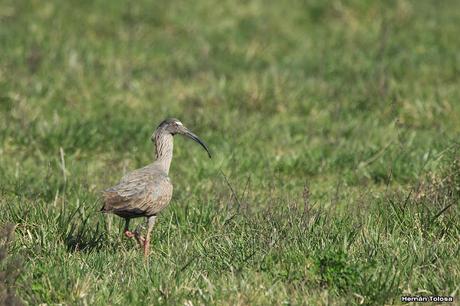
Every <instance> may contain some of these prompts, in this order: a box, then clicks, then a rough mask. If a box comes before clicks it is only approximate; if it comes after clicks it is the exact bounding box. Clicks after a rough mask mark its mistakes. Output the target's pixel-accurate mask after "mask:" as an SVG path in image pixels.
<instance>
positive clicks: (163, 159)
mask: <svg viewBox="0 0 460 306" xmlns="http://www.w3.org/2000/svg"><path fill="white" fill-rule="evenodd" d="M155 157H156V163H157V164H158V166H159V167H160V168H161V170H163V171H164V172H165V173H166V174H168V173H169V167H170V166H171V160H172V157H173V136H172V135H171V134H169V133H161V132H158V133H155Z"/></svg>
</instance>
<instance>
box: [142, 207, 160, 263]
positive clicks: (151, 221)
mask: <svg viewBox="0 0 460 306" xmlns="http://www.w3.org/2000/svg"><path fill="white" fill-rule="evenodd" d="M156 219H157V216H150V217H148V219H147V224H148V226H147V236H146V237H145V242H144V257H146V258H147V256H149V247H150V234H151V232H152V229H153V226H154V225H155V221H156Z"/></svg>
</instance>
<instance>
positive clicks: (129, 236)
mask: <svg viewBox="0 0 460 306" xmlns="http://www.w3.org/2000/svg"><path fill="white" fill-rule="evenodd" d="M123 232H124V233H125V236H126V237H128V238H133V237H134V234H133V232H131V231H130V230H129V219H125V229H124V230H123Z"/></svg>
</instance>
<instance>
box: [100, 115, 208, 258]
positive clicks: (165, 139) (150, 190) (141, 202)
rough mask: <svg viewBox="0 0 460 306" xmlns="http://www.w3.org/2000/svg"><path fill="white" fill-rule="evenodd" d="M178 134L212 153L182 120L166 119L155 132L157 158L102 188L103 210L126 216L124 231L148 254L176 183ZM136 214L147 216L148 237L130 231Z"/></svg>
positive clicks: (154, 140) (153, 136)
mask: <svg viewBox="0 0 460 306" xmlns="http://www.w3.org/2000/svg"><path fill="white" fill-rule="evenodd" d="M176 134H182V135H185V136H187V137H190V138H191V139H193V140H194V141H196V142H198V143H199V144H200V145H201V146H203V148H204V149H205V150H206V151H207V152H208V155H209V157H211V154H210V153H209V149H208V147H207V146H206V144H205V143H204V142H203V141H201V140H200V139H199V138H198V136H196V135H195V134H193V133H192V132H190V131H189V130H188V129H187V128H186V127H184V125H183V124H182V123H181V122H180V121H179V120H177V119H174V118H171V119H166V120H164V121H163V122H162V123H161V124H160V125H159V126H158V128H157V129H156V130H155V132H154V133H153V135H152V141H153V142H155V148H156V160H155V161H154V162H153V163H152V164H150V165H148V166H145V167H143V168H140V169H137V170H134V171H132V172H130V173H128V174H126V175H125V176H123V178H122V179H121V181H120V182H119V183H118V184H117V185H115V186H113V187H110V188H108V189H106V190H104V191H103V199H104V206H103V207H102V209H101V211H103V212H106V213H114V214H116V215H118V216H120V217H122V218H124V219H125V220H126V222H125V235H126V236H127V237H129V238H132V237H135V238H136V239H137V240H138V242H139V244H140V245H141V246H143V249H144V255H146V256H147V255H148V249H149V243H150V233H151V231H152V228H153V226H154V224H155V220H156V216H157V214H158V213H159V212H161V211H162V210H163V209H164V208H165V207H167V206H168V205H169V201H170V200H171V197H172V192H173V186H172V184H171V181H170V179H169V176H168V174H169V167H170V165H171V160H172V156H173V136H174V135H176ZM137 217H147V223H148V227H147V235H146V237H145V239H144V238H143V237H141V236H140V235H138V233H133V232H131V231H129V220H130V219H131V218H137Z"/></svg>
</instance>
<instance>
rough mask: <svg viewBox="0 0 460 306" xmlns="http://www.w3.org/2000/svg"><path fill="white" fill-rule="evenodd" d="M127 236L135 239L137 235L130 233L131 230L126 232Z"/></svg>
mask: <svg viewBox="0 0 460 306" xmlns="http://www.w3.org/2000/svg"><path fill="white" fill-rule="evenodd" d="M125 236H126V237H128V238H133V237H134V236H136V235H135V233H133V232H131V231H129V230H125Z"/></svg>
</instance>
